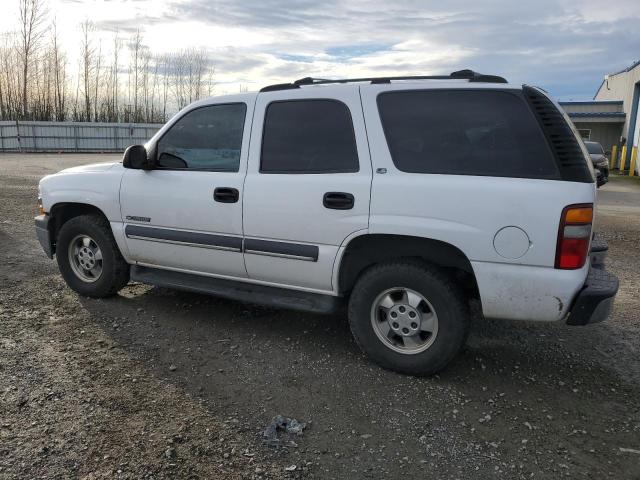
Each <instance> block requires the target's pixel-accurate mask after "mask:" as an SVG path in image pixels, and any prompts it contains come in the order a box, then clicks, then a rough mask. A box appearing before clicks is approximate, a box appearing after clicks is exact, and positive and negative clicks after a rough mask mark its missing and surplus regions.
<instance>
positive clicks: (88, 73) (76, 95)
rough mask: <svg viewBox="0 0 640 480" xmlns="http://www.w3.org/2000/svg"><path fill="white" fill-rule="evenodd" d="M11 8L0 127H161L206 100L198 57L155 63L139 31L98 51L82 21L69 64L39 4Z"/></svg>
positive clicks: (2, 42) (37, 0) (0, 43)
mask: <svg viewBox="0 0 640 480" xmlns="http://www.w3.org/2000/svg"><path fill="white" fill-rule="evenodd" d="M17 1H18V3H19V5H18V12H19V15H18V17H19V24H18V29H17V31H11V32H4V33H2V34H0V35H1V39H0V119H2V120H44V121H79V122H148V123H156V122H159V123H162V122H165V121H166V120H167V118H168V116H170V115H171V114H172V113H174V112H175V111H177V110H179V109H180V108H182V107H184V106H186V105H188V104H189V103H191V102H193V101H195V100H198V99H199V98H202V97H205V96H208V95H211V91H212V88H213V85H214V84H213V75H214V70H215V69H214V66H213V64H212V62H211V60H210V59H209V57H208V55H207V53H206V52H205V51H204V50H202V49H194V48H192V49H186V50H181V51H176V52H172V53H169V54H162V55H156V54H154V53H153V52H152V51H151V49H150V48H149V47H148V46H147V45H145V43H144V38H143V34H142V32H141V31H140V30H138V31H136V32H135V33H133V34H132V35H129V36H122V35H120V34H119V33H118V32H115V33H114V34H113V38H112V40H111V45H103V41H102V39H99V38H98V35H97V32H96V27H95V25H94V24H93V23H92V22H91V21H89V20H85V21H83V22H82V23H81V24H80V25H79V26H78V32H79V37H80V38H79V42H78V51H77V52H76V53H77V58H78V60H77V62H73V63H74V64H72V62H71V61H70V60H69V56H68V53H67V52H66V51H65V49H64V47H63V46H62V45H61V43H60V36H59V32H58V28H57V24H56V21H55V18H54V19H51V18H50V16H49V12H48V10H47V9H46V7H45V3H44V0H17ZM103 52H104V53H103Z"/></svg>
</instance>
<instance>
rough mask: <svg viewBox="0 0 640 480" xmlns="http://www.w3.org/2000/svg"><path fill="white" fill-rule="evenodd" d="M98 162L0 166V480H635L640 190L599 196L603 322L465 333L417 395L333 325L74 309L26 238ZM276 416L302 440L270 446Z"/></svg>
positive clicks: (417, 386)
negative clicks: (49, 197) (58, 194)
mask: <svg viewBox="0 0 640 480" xmlns="http://www.w3.org/2000/svg"><path fill="white" fill-rule="evenodd" d="M110 158H111V157H109V156H106V155H105V156H86V155H85V156H82V155H66V156H54V155H32V156H18V155H13V156H12V155H5V156H0V242H1V243H0V245H2V247H0V479H5V478H6V479H8V478H66V477H82V478H87V479H94V478H194V479H195V478H323V479H325V478H350V479H360V478H397V477H399V476H401V475H402V476H404V477H405V478H425V477H426V478H452V479H457V478H460V479H463V478H464V479H466V478H479V479H484V478H508V479H517V478H538V479H540V478H549V479H557V478H561V477H562V478H564V477H566V478H615V479H639V478H640V406H639V403H638V399H639V398H640V356H639V353H640V341H639V340H638V334H639V333H640V315H639V314H638V307H640V291H639V290H640V259H639V257H638V251H639V250H638V247H639V246H640V183H639V182H637V181H634V180H633V179H622V178H614V179H613V180H612V182H611V183H610V184H608V185H606V186H605V187H603V188H602V189H601V190H600V193H599V196H600V200H599V201H600V205H599V212H598V213H599V215H598V227H597V228H598V230H599V231H600V232H601V234H602V236H603V237H604V238H605V239H606V240H607V241H608V242H609V245H610V253H609V257H608V262H607V263H608V268H609V269H610V270H612V271H613V272H615V273H616V274H617V275H618V276H619V277H620V280H621V287H620V292H619V294H618V297H617V301H616V307H615V312H614V314H613V316H612V318H610V319H609V321H607V322H606V323H603V324H599V325H593V326H588V327H568V326H565V325H560V324H536V323H528V322H519V323H516V322H505V321H488V320H478V321H477V322H475V324H474V325H473V328H472V333H471V335H470V338H469V343H468V346H467V347H466V348H465V349H464V351H463V352H462V353H461V354H460V356H459V357H458V358H457V360H456V361H455V362H454V363H453V364H452V365H451V366H450V367H449V368H448V369H447V370H446V371H445V372H443V373H442V374H441V375H439V376H437V377H434V378H429V379H423V378H412V377H406V376H401V375H398V374H395V373H391V372H387V371H385V370H382V369H380V368H378V367H376V366H375V365H372V364H371V363H369V362H368V361H367V359H366V358H364V356H363V355H362V354H361V353H360V352H359V351H358V349H357V347H356V346H355V344H354V342H353V341H352V340H351V337H350V334H349V329H348V326H347V323H346V321H345V318H344V316H343V315H336V316H317V315H309V314H301V313H296V312H288V311H276V310H270V309H265V308H259V307H253V306H248V305H245V304H241V303H237V302H231V301H226V300H220V299H215V298H210V297H206V296H201V295H196V294H189V293H182V292H176V291H170V290H166V289H160V288H153V287H149V286H145V285H140V284H131V285H129V286H128V287H126V288H125V289H124V290H123V291H122V292H121V294H120V295H119V296H117V297H114V298H112V299H108V300H90V299H85V298H80V297H78V296H77V295H76V294H74V293H73V292H71V291H70V290H69V289H68V288H66V286H65V284H64V283H63V281H62V279H61V278H60V276H59V275H58V273H57V267H56V264H55V262H52V261H50V260H48V259H47V258H46V257H45V255H44V254H43V253H42V251H41V249H40V246H39V245H38V243H37V241H36V239H35V234H34V230H33V215H34V212H35V200H36V184H37V180H38V178H40V177H41V176H42V175H44V174H46V173H49V172H51V171H56V170H58V169H60V168H63V167H66V166H70V165H75V164H81V163H88V162H95V161H106V160H109V159H110ZM278 414H282V415H285V416H289V417H295V418H296V419H298V420H300V421H302V422H307V428H306V429H305V430H304V432H303V434H302V435H300V436H292V437H290V438H287V439H286V440H288V441H287V442H285V443H284V447H282V448H272V447H268V446H266V445H263V444H262V439H261V435H262V431H263V430H264V428H265V427H266V426H267V424H268V423H269V422H270V420H271V419H272V418H273V417H274V416H275V415H278Z"/></svg>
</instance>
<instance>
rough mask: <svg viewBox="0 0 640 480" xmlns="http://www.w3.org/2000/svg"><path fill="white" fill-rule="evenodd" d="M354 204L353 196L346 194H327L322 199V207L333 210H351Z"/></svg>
mask: <svg viewBox="0 0 640 480" xmlns="http://www.w3.org/2000/svg"><path fill="white" fill-rule="evenodd" d="M354 203H355V199H354V198H353V195H351V194H350V193H345V192H327V193H325V194H324V197H322V205H324V207H325V208H331V209H333V210H351V209H352V208H353V205H354Z"/></svg>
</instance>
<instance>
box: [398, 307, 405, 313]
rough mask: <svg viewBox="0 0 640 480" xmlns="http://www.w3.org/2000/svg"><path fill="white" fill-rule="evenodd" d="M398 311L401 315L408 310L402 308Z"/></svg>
mask: <svg viewBox="0 0 640 480" xmlns="http://www.w3.org/2000/svg"><path fill="white" fill-rule="evenodd" d="M398 310H400V313H404V312H405V310H406V309H405V308H404V307H400V308H399V309H398Z"/></svg>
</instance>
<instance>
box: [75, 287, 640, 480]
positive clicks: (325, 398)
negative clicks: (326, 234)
mask: <svg viewBox="0 0 640 480" xmlns="http://www.w3.org/2000/svg"><path fill="white" fill-rule="evenodd" d="M81 303H82V305H83V306H84V308H85V309H86V311H87V312H88V314H89V316H90V321H92V322H94V323H95V324H96V325H97V326H99V327H100V328H101V329H103V330H104V331H105V332H106V333H107V334H108V335H109V336H110V337H111V338H112V339H113V341H114V343H115V344H116V345H117V346H118V347H119V348H122V349H123V350H124V351H126V352H127V353H128V354H129V355H130V356H131V357H132V358H133V359H134V360H136V361H137V362H139V363H140V364H141V365H142V367H143V368H144V369H145V370H147V371H148V372H150V374H152V375H154V376H155V377H156V378H158V379H159V380H160V381H162V382H167V383H171V384H173V385H176V386H178V387H179V388H181V389H182V390H183V391H185V392H186V393H188V394H189V395H190V396H192V397H195V398H199V399H200V400H201V401H202V402H203V404H204V405H205V406H206V408H207V409H208V410H209V411H210V412H212V413H214V415H215V416H216V417H217V418H234V419H237V421H239V423H240V424H241V425H242V427H241V428H243V429H244V430H248V431H250V432H251V431H253V432H254V434H255V437H254V438H255V439H256V444H259V442H260V433H261V431H262V429H264V427H265V425H266V424H267V423H268V422H269V420H270V419H271V418H272V417H273V416H275V415H277V414H282V415H285V416H291V417H295V418H297V419H299V420H302V421H310V422H312V424H313V427H312V431H310V432H309V433H305V436H304V439H301V440H300V443H302V445H303V446H304V448H302V449H300V450H297V449H296V450H295V451H294V452H293V453H291V455H298V456H300V455H302V456H304V455H311V453H313V456H314V461H318V462H319V463H320V464H323V465H327V466H328V467H327V468H329V469H330V470H332V471H343V472H345V474H346V472H349V471H350V469H351V467H352V463H351V461H350V460H349V458H351V457H352V456H357V455H359V454H360V453H361V452H362V448H363V440H362V438H363V437H362V435H365V436H366V438H367V445H368V448H371V449H374V450H375V449H378V450H380V451H383V450H384V449H385V448H386V446H387V442H388V441H393V442H394V443H395V444H396V445H400V444H401V445H402V449H403V451H404V452H405V453H406V455H408V456H411V455H415V456H416V458H417V457H418V456H419V455H425V453H424V450H425V445H424V444H423V443H424V442H423V441H422V440H420V441H417V439H418V438H421V439H423V438H428V441H429V442H434V444H437V445H438V448H439V449H442V451H443V452H447V453H446V454H447V455H449V456H451V459H454V460H455V458H458V456H459V457H460V458H462V457H463V456H465V455H466V456H468V455H471V456H473V455H475V453H474V452H475V451H476V450H474V449H475V448H476V447H474V443H473V442H472V441H470V440H469V438H470V437H469V428H470V426H473V428H472V429H471V432H472V433H473V432H476V434H480V435H481V436H482V438H483V439H485V441H487V442H490V441H495V442H498V443H500V444H501V445H503V446H502V447H501V448H502V449H503V450H504V453H508V454H510V455H513V456H517V455H519V454H520V453H521V452H520V450H519V448H521V447H520V445H521V443H520V440H521V438H522V435H526V434H528V430H524V432H523V431H522V429H523V428H525V429H526V428H527V427H523V426H522V425H523V420H521V419H520V418H521V417H520V415H521V414H523V412H525V414H526V415H528V416H533V417H535V418H538V419H540V418H544V417H545V416H549V415H548V414H549V412H554V420H553V421H552V422H547V423H548V424H547V425H545V427H544V430H543V431H541V433H538V435H539V436H541V437H540V438H541V439H544V438H546V440H541V441H543V442H548V441H555V439H557V438H560V437H562V438H565V437H566V434H567V431H568V432H571V429H572V428H575V427H574V426H573V423H572V422H574V420H575V419H574V418H573V417H567V418H566V419H565V418H561V417H562V416H561V415H560V414H559V413H558V414H557V416H556V412H565V411H567V406H568V405H571V406H574V407H575V406H576V402H577V401H579V404H580V407H579V408H580V411H581V412H582V417H581V418H582V421H585V422H587V423H589V424H590V427H591V428H590V431H591V430H593V431H594V432H596V431H597V432H605V431H607V428H609V425H610V424H611V423H612V422H614V421H616V419H619V418H624V414H622V413H621V412H622V411H624V408H625V406H624V405H623V404H622V403H614V404H612V402H611V398H610V396H609V393H610V391H611V389H614V390H615V391H616V392H620V391H621V389H624V388H626V387H625V386H624V384H622V385H621V384H620V382H619V381H618V380H616V375H615V372H613V371H612V370H611V369H609V368H607V367H606V366H603V365H601V364H600V363H599V362H598V358H597V357H598V353H597V352H596V351H595V350H593V351H591V357H590V358H587V357H586V356H585V354H584V353H581V351H582V350H584V349H585V345H584V342H582V345H578V344H579V343H580V342H581V341H583V340H584V339H585V338H587V337H588V336H584V335H583V337H581V338H576V334H575V330H574V329H571V328H570V327H566V326H562V325H557V324H535V323H528V322H524V323H523V322H503V321H489V320H482V321H477V322H475V323H474V326H473V328H472V330H471V334H470V337H469V342H468V344H467V346H466V347H465V348H464V349H463V351H462V352H461V354H460V355H459V356H458V357H457V358H456V360H455V361H454V362H453V363H452V364H451V365H450V366H449V367H448V368H447V369H446V370H445V371H443V372H442V373H441V374H439V375H436V376H434V377H431V378H417V377H410V376H404V375H399V374H396V373H394V372H390V371H386V370H383V369H381V368H380V367H378V366H376V365H374V364H373V363H371V362H370V361H369V360H367V359H366V358H365V356H364V355H363V354H362V353H361V352H360V351H359V349H358V347H357V346H356V345H355V342H354V341H353V340H352V338H351V335H350V331H349V327H348V323H347V320H346V315H344V314H339V315H328V316H321V315H310V314H305V313H299V312H292V311H284V310H273V309H270V308H263V307H258V306H252V305H248V304H243V303H239V302H234V301H228V300H223V299H217V298H213V297H208V296H204V295H198V294H192V293H185V292H178V291H172V290H167V289H163V288H155V287H149V286H144V285H136V284H133V285H130V286H128V287H126V288H125V289H124V290H123V291H122V292H121V294H120V295H119V296H117V297H114V298H111V299H105V300H90V299H84V298H83V299H81ZM596 328H597V327H596ZM591 335H596V333H593V332H592V333H591ZM577 346H580V348H577ZM581 349H582V350H581ZM586 350H588V348H587V349H586ZM634 388H635V387H634ZM583 392H588V394H585V393H583ZM630 394H631V395H633V394H634V393H633V392H631V393H630ZM630 398H632V397H630ZM605 403H606V404H607V405H608V408H607V412H608V413H606V414H603V413H602V412H603V409H602V405H603V404H605ZM452 412H453V413H452ZM507 412H511V413H507ZM479 418H492V420H491V424H490V425H489V424H485V423H479V420H478V419H479ZM598 435H604V434H598ZM590 441H591V440H590ZM592 441H593V442H594V445H595V442H598V441H601V438H599V437H598V436H597V435H596V436H594V437H593V440H592ZM570 442H573V440H570ZM394 448H395V447H394ZM571 448H574V447H571ZM575 448H584V445H578V446H576V447H575ZM305 452H306V453H305ZM333 452H335V453H336V455H335V456H334V454H333ZM326 453H330V455H324V454H326ZM323 455H324V456H323ZM585 455H587V454H585ZM358 458H359V457H358ZM585 458H586V457H585ZM485 460H486V459H485ZM485 460H483V459H482V458H480V459H479V460H478V461H479V462H482V461H485ZM367 462H369V463H367ZM361 463H362V464H363V465H366V467H365V468H370V467H371V465H373V464H372V463H371V462H370V461H369V460H362V461H361ZM451 465H455V461H454V462H452V463H451ZM371 468H373V467H371ZM447 468H448V467H447ZM451 468H454V467H451ZM491 468H493V467H491ZM410 469H415V472H419V471H420V469H419V465H417V466H413V467H410ZM407 471H410V470H407ZM358 478H360V477H358Z"/></svg>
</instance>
